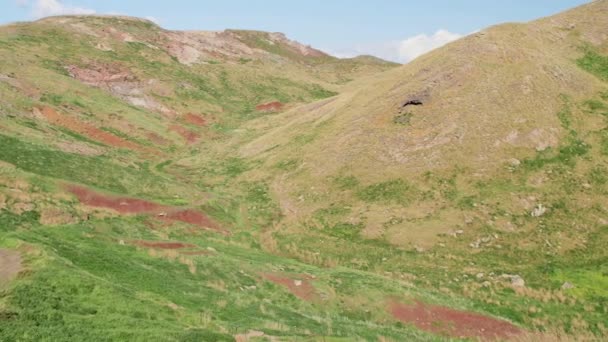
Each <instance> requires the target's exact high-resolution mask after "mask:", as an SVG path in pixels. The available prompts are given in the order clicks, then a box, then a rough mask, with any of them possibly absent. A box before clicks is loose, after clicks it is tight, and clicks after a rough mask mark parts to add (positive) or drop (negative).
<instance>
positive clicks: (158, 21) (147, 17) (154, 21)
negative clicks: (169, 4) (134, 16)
mask: <svg viewBox="0 0 608 342" xmlns="http://www.w3.org/2000/svg"><path fill="white" fill-rule="evenodd" d="M144 19H147V20H150V21H151V22H153V23H155V24H156V25H160V20H158V18H156V17H153V16H151V15H147V16H145V17H144Z"/></svg>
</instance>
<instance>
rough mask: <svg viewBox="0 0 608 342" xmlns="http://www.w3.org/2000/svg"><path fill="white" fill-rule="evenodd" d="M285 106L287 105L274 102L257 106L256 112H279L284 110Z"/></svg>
mask: <svg viewBox="0 0 608 342" xmlns="http://www.w3.org/2000/svg"><path fill="white" fill-rule="evenodd" d="M284 106H285V105H284V104H282V103H281V102H279V101H274V102H268V103H262V104H259V105H257V106H255V110H257V111H260V112H278V111H280V110H281V109H283V107H284Z"/></svg>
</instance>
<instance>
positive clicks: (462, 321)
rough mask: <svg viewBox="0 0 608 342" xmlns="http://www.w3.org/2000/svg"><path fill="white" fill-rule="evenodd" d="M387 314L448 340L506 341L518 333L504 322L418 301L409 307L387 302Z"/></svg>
mask: <svg viewBox="0 0 608 342" xmlns="http://www.w3.org/2000/svg"><path fill="white" fill-rule="evenodd" d="M388 310H389V312H390V313H391V314H392V315H393V317H395V318H396V319H398V320H400V321H401V322H404V323H411V324H414V325H415V326H416V327H417V328H418V329H421V330H425V331H429V332H432V333H436V334H441V335H448V336H451V337H458V338H480V339H482V340H495V339H506V338H508V337H511V336H514V335H518V334H520V333H521V332H522V331H521V330H520V329H519V328H518V327H516V326H514V325H513V324H511V323H509V322H507V321H502V320H498V319H495V318H491V317H487V316H483V315H480V314H477V313H473V312H466V311H459V310H454V309H450V308H447V307H443V306H436V305H429V304H425V303H422V302H420V301H417V302H416V303H414V304H409V305H406V304H402V303H399V302H396V301H391V302H390V303H389V306H388Z"/></svg>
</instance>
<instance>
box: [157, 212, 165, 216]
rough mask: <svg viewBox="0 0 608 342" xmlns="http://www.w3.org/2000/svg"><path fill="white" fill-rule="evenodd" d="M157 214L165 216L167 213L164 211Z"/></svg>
mask: <svg viewBox="0 0 608 342" xmlns="http://www.w3.org/2000/svg"><path fill="white" fill-rule="evenodd" d="M158 216H159V217H165V216H167V213H165V212H162V213H158Z"/></svg>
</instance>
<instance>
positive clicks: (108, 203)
mask: <svg viewBox="0 0 608 342" xmlns="http://www.w3.org/2000/svg"><path fill="white" fill-rule="evenodd" d="M67 190H68V191H69V192H71V193H72V194H74V195H75V196H76V197H77V198H78V200H79V201H80V202H81V203H83V204H86V205H89V206H92V207H101V208H108V209H113V210H116V211H118V212H119V213H121V214H139V213H152V212H158V211H162V210H164V209H166V207H165V206H162V205H160V204H156V203H152V202H148V201H145V200H141V199H136V198H129V197H117V196H107V195H104V194H100V193H96V192H94V191H92V190H90V189H87V188H85V187H83V186H78V185H69V186H68V187H67Z"/></svg>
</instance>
